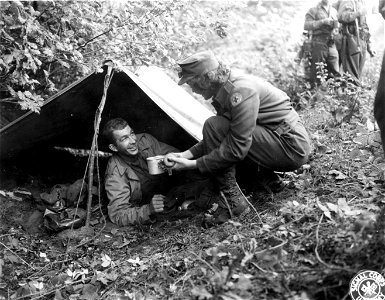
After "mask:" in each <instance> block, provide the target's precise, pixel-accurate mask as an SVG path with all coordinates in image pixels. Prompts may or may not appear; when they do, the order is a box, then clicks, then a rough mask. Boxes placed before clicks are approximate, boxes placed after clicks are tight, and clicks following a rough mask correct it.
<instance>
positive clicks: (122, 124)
mask: <svg viewBox="0 0 385 300" xmlns="http://www.w3.org/2000/svg"><path fill="white" fill-rule="evenodd" d="M127 126H128V123H127V121H126V120H124V119H122V118H115V119H111V120H109V121H108V122H107V123H106V124H105V125H104V127H103V131H102V135H103V137H104V138H105V139H106V140H107V141H108V142H109V143H110V144H115V139H114V136H113V134H112V132H113V131H114V130H122V129H124V128H126V127H127Z"/></svg>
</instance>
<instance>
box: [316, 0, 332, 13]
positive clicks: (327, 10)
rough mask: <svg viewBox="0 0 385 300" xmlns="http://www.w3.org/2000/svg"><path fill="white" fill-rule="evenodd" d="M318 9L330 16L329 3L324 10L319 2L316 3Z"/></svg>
mask: <svg viewBox="0 0 385 300" xmlns="http://www.w3.org/2000/svg"><path fill="white" fill-rule="evenodd" d="M318 8H319V9H323V10H324V11H325V12H326V13H327V14H328V15H329V14H330V3H329V4H328V5H327V7H326V8H325V6H323V5H322V2H319V3H318Z"/></svg>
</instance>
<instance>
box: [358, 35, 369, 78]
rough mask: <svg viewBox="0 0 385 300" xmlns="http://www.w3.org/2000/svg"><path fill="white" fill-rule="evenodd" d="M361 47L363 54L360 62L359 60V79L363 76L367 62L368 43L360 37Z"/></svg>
mask: <svg viewBox="0 0 385 300" xmlns="http://www.w3.org/2000/svg"><path fill="white" fill-rule="evenodd" d="M360 47H361V55H360V62H359V66H358V79H360V78H361V75H362V71H363V69H364V65H365V62H366V52H367V51H366V47H367V44H366V42H365V41H363V40H362V39H360Z"/></svg>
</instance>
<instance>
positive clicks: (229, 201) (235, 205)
mask: <svg viewBox="0 0 385 300" xmlns="http://www.w3.org/2000/svg"><path fill="white" fill-rule="evenodd" d="M216 180H217V183H218V185H219V190H220V196H219V197H218V198H217V199H218V201H217V202H214V203H213V204H212V207H211V208H210V209H209V210H208V211H207V212H206V213H205V219H204V222H203V227H205V228H208V227H211V226H213V225H217V224H223V223H225V222H227V221H228V220H229V219H230V218H231V217H232V216H234V217H242V216H244V215H246V214H247V213H248V212H249V211H250V208H249V206H248V202H247V200H246V198H245V196H244V195H243V193H242V192H241V190H240V189H239V187H238V184H237V182H236V180H235V168H231V169H229V170H227V171H226V172H224V173H223V174H221V175H219V176H217V177H216Z"/></svg>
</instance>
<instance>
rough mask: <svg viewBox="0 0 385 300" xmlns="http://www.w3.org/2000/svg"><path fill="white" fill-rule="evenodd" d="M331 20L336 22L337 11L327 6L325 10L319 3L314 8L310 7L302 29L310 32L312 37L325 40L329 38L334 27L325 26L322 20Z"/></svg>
mask: <svg viewBox="0 0 385 300" xmlns="http://www.w3.org/2000/svg"><path fill="white" fill-rule="evenodd" d="M329 17H330V18H332V19H333V20H335V21H337V10H336V9H335V8H334V7H332V6H329V7H328V9H327V10H326V9H325V8H324V7H323V6H322V5H321V3H319V4H318V5H317V6H316V7H312V8H311V9H310V10H309V11H308V12H307V13H306V15H305V25H304V29H305V30H308V31H312V35H313V36H324V37H325V38H330V36H331V34H332V31H333V29H334V28H337V26H338V25H337V24H336V27H334V25H332V26H330V25H326V24H322V20H324V19H327V18H329Z"/></svg>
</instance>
